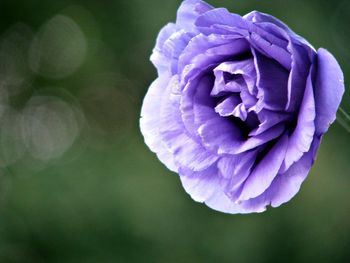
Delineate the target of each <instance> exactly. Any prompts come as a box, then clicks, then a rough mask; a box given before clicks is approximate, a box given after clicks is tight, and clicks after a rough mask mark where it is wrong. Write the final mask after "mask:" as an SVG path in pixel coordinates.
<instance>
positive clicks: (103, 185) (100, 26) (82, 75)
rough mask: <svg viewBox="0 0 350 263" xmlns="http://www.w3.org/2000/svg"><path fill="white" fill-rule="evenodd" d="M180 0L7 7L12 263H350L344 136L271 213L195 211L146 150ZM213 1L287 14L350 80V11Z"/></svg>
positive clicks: (4, 126) (4, 152)
mask: <svg viewBox="0 0 350 263" xmlns="http://www.w3.org/2000/svg"><path fill="white" fill-rule="evenodd" d="M180 2H181V1H179V0H177V1H175V0H168V1H161V0H151V1H145V0H129V1H126V0H114V1H107V0H101V1H97V0H84V1H83V0H60V1H56V0H51V1H41V0H16V1H10V0H2V1H1V2H0V21H1V23H0V32H1V36H0V88H1V89H0V91H1V92H0V117H1V118H0V119H1V121H0V122H1V126H0V167H1V174H2V176H1V178H0V262H39V263H40V262H74V263H77V262H84V263H85V262H167V263H171V262H269V263H271V262H327V263H328V262H350V235H349V234H350V204H349V200H350V191H349V184H350V177H349V175H350V165H349V156H350V134H348V133H346V132H345V130H343V129H342V128H341V127H340V126H339V125H338V124H335V125H333V126H332V128H331V130H330V132H329V133H328V134H327V136H326V137H325V138H324V141H323V144H322V147H321V150H320V152H319V156H318V160H317V162H316V164H315V166H314V167H313V169H312V172H311V174H310V176H309V178H308V179H307V180H306V182H305V183H304V185H303V187H302V189H301V191H300V193H299V194H298V195H297V196H296V197H295V198H294V199H293V200H292V201H291V202H290V203H288V204H286V205H283V206H282V207H280V208H278V209H269V210H268V211H267V212H265V213H263V214H252V215H244V216H242V215H225V214H221V213H218V212H215V211H212V210H210V209H209V208H207V207H206V206H205V205H202V204H199V203H195V202H193V201H192V200H191V199H190V197H189V196H188V195H187V194H186V193H185V192H184V190H183V189H182V187H181V184H180V181H179V179H178V177H177V175H175V174H172V173H171V172H169V171H168V170H167V169H166V168H165V167H163V166H162V164H161V163H160V162H159V161H158V160H157V159H156V157H155V155H154V154H152V153H151V152H150V151H149V150H148V149H147V147H146V146H145V145H144V143H143V139H142V136H141V135H140V132H139V128H138V119H139V111H140V106H141V102H142V98H143V96H144V94H145V92H146V90H147V88H148V86H149V84H150V83H151V82H152V80H153V79H154V78H155V77H156V72H155V69H154V68H153V66H152V65H151V63H150V62H149V56H150V54H151V50H152V48H153V45H154V42H155V39H156V36H157V33H158V31H159V29H160V28H161V27H162V26H163V25H165V24H166V23H167V22H169V21H172V20H174V19H175V14H176V9H177V7H178V5H179V4H180ZM209 2H210V3H211V4H213V5H215V6H225V7H227V8H229V9H230V10H231V11H233V12H237V13H240V14H245V13H247V12H249V11H251V10H259V11H263V12H267V13H271V14H273V15H275V16H276V17H278V18H280V19H282V20H283V21H285V22H286V23H287V24H288V25H289V26H290V27H291V28H292V29H294V30H295V31H296V32H297V33H299V34H301V35H302V36H304V37H305V38H307V39H308V40H309V41H310V42H311V43H313V44H314V45H315V47H320V46H323V47H326V48H327V49H329V50H330V51H331V52H333V53H334V54H335V56H336V57H337V58H338V59H339V62H340V64H341V65H342V67H343V69H344V72H345V79H346V80H347V78H348V76H350V63H349V61H350V60H349V58H350V49H349V48H348V46H349V43H350V27H349V24H350V2H349V1H347V0H344V1H326V0H317V1H316V0H307V1H305V0H286V1H279V0H270V1H259V0H225V1H223V0H220V1H219V0H212V1H209ZM346 83H347V82H346ZM349 102H350V99H349V96H348V95H347V94H346V96H345V98H344V100H343V108H344V109H345V110H347V111H348V112H349V111H350V105H349Z"/></svg>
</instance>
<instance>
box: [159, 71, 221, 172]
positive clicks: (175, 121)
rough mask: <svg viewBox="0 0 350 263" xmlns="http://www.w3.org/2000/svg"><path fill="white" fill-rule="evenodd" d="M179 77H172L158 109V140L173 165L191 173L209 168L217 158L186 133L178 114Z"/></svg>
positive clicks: (179, 96) (179, 113)
mask: <svg viewBox="0 0 350 263" xmlns="http://www.w3.org/2000/svg"><path fill="white" fill-rule="evenodd" d="M178 78H179V77H178V76H177V75H175V76H173V77H172V79H171V81H170V82H169V85H168V87H167V89H166V91H165V94H164V96H163V99H162V102H161V108H160V119H161V123H160V135H161V136H160V138H161V140H162V141H163V143H164V144H165V145H166V146H167V147H168V149H169V150H170V151H171V152H172V154H173V155H174V159H175V163H176V164H177V165H178V166H180V167H186V168H188V169H191V170H193V171H201V170H205V169H207V168H208V167H210V166H211V165H212V164H213V163H214V162H216V160H217V159H218V156H216V155H214V154H212V153H211V152H210V151H208V150H207V149H205V148H204V147H203V146H202V145H201V144H200V143H198V142H197V141H196V140H195V139H194V138H193V137H192V136H191V135H189V134H188V133H187V131H186V128H185V126H184V124H183V122H182V118H181V112H180V98H181V95H179V94H178V93H177V91H178V86H179V79H178Z"/></svg>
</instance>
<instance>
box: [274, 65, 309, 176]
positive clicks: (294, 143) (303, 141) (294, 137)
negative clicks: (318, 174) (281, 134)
mask: <svg viewBox="0 0 350 263" xmlns="http://www.w3.org/2000/svg"><path fill="white" fill-rule="evenodd" d="M312 75H313V68H311V69H310V74H309V77H308V80H307V84H306V89H305V93H304V98H303V100H302V102H301V106H300V109H299V114H298V118H297V124H296V128H295V129H294V131H293V133H292V134H291V135H290V138H289V143H288V149H287V152H286V158H285V159H284V162H283V165H282V167H281V169H282V170H281V171H280V172H284V171H286V170H287V169H288V168H289V167H290V166H291V165H292V164H293V163H294V162H296V161H298V160H299V159H300V158H301V157H302V156H303V154H304V153H306V152H308V151H309V149H310V146H311V143H312V141H313V138H314V135H315V117H316V112H315V98H314V92H313V85H312Z"/></svg>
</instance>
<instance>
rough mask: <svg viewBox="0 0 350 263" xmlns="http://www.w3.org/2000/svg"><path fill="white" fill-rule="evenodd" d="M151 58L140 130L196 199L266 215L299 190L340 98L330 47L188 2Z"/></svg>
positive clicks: (253, 16)
mask: <svg viewBox="0 0 350 263" xmlns="http://www.w3.org/2000/svg"><path fill="white" fill-rule="evenodd" d="M151 60H152V62H153V64H154V65H155V66H156V68H157V70H158V75H159V76H158V78H157V79H156V80H155V81H154V82H153V84H152V85H151V87H150V88H149V90H148V93H147V95H146V97H145V99H144V102H143V106H142V112H141V121H140V123H141V131H142V133H143V135H144V138H145V141H146V144H147V145H148V146H149V148H150V149H151V150H152V151H154V152H155V153H156V154H157V156H158V158H159V159H160V160H161V161H162V162H163V163H164V164H165V165H166V166H167V167H168V168H169V169H170V170H172V171H174V172H177V173H178V174H179V175H180V179H181V182H182V185H183V187H184V188H185V190H186V191H187V192H188V193H189V194H190V195H191V197H192V198H193V199H194V200H195V201H198V202H204V203H205V204H206V205H208V206H209V207H211V208H213V209H215V210H218V211H222V212H225V213H233V214H234V213H251V212H263V211H265V210H266V206H267V205H271V206H273V207H277V206H279V205H281V204H283V203H285V202H287V201H289V200H290V199H291V198H292V197H293V196H294V195H295V194H296V193H297V192H298V191H299V188H300V186H301V183H302V182H303V181H304V180H305V178H306V176H307V174H308V173H309V171H310V168H311V166H312V165H313V163H314V160H315V156H316V153H317V150H318V147H319V144H320V141H321V138H322V136H323V134H324V133H325V132H326V131H327V130H328V128H329V126H330V124H331V123H332V122H333V121H334V120H335V117H336V111H337V109H338V107H339V104H340V101H341V98H342V95H343V93H344V80H343V74H342V71H341V69H340V67H339V65H338V63H337V61H336V60H335V58H334V57H333V56H332V55H331V54H330V53H329V52H328V51H327V50H325V49H322V48H320V49H318V50H317V51H316V50H315V49H314V48H313V46H312V45H311V44H309V43H308V42H307V41H306V40H305V39H303V38H302V37H300V36H298V35H297V34H295V33H294V32H293V31H292V30H291V29H289V28H288V26H286V25H285V24H284V23H282V22H281V21H279V20H278V19H276V18H274V17H273V16H270V15H267V14H264V13H260V12H257V11H253V12H251V13H249V14H247V15H245V16H243V17H241V16H239V15H237V14H232V13H230V12H228V11H227V10H226V9H224V8H213V7H211V6H210V5H208V4H206V3H205V2H202V1H200V0H186V1H183V3H182V5H181V6H180V8H179V10H178V14H177V20H176V23H175V24H173V23H170V24H168V25H166V26H165V27H164V28H163V29H162V30H161V32H160V33H159V36H158V39H157V43H156V47H155V48H154V51H153V54H152V57H151Z"/></svg>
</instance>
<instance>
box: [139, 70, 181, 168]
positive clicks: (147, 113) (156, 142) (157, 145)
mask: <svg viewBox="0 0 350 263" xmlns="http://www.w3.org/2000/svg"><path fill="white" fill-rule="evenodd" d="M169 79H170V77H169V76H166V75H165V74H164V75H161V76H160V77H159V78H158V79H156V80H155V81H154V82H153V83H152V85H151V86H150V87H149V89H148V91H147V94H146V96H145V98H144V101H143V104H142V109H141V119H140V128H141V132H142V134H143V137H144V140H145V143H146V144H147V145H148V147H149V148H150V149H151V151H153V152H155V153H156V154H157V156H158V158H159V159H160V161H161V162H162V163H164V164H165V166H166V167H168V169H170V170H171V171H174V172H177V167H176V165H175V163H174V158H173V155H172V153H171V152H170V151H169V150H168V149H167V148H166V147H165V145H164V144H163V143H162V141H161V140H160V139H159V138H160V131H159V128H160V116H159V108H160V102H161V101H162V100H163V96H164V91H165V89H166V87H167V85H168V82H169Z"/></svg>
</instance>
